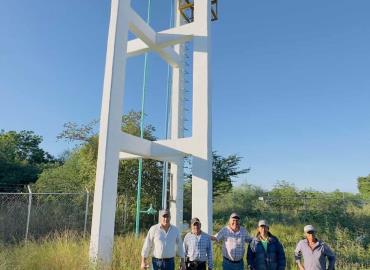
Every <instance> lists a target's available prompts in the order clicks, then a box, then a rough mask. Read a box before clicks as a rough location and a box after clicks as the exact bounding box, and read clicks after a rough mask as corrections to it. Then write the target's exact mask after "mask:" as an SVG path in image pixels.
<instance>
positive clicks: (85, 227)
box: [84, 188, 90, 237]
mask: <svg viewBox="0 0 370 270" xmlns="http://www.w3.org/2000/svg"><path fill="white" fill-rule="evenodd" d="M89 197H90V196H89V190H88V189H87V188H86V207H85V223H84V237H85V235H86V229H87V215H88V213H89Z"/></svg>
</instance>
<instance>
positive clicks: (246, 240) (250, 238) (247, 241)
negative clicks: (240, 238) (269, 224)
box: [245, 229, 253, 244]
mask: <svg viewBox="0 0 370 270" xmlns="http://www.w3.org/2000/svg"><path fill="white" fill-rule="evenodd" d="M252 240H253V237H252V236H251V235H250V234H249V232H248V231H247V229H245V242H246V243H248V244H249V243H250V242H252Z"/></svg>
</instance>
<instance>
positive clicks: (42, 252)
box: [0, 225, 370, 270]
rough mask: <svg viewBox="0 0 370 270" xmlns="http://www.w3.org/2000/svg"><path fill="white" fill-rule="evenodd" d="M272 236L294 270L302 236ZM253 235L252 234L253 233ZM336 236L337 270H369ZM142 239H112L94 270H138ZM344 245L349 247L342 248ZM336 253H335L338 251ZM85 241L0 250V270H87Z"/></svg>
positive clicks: (52, 239) (281, 232) (364, 255)
mask: <svg viewBox="0 0 370 270" xmlns="http://www.w3.org/2000/svg"><path fill="white" fill-rule="evenodd" d="M271 231H272V233H273V234H275V235H277V236H278V237H279V239H280V240H281V241H282V243H284V246H285V251H286V255H287V261H288V268H287V269H296V266H295V264H294V261H293V252H294V247H295V244H296V242H297V239H300V238H301V237H302V235H301V234H300V233H299V230H298V228H293V227H290V226H282V225H274V226H271ZM292 232H295V233H293V234H292ZM253 233H254V232H253ZM335 234H336V235H338V236H340V237H339V238H340V239H341V240H340V241H338V242H337V246H332V247H333V248H334V250H335V251H336V253H337V255H338V264H337V269H369V268H368V267H369V264H367V266H365V264H364V262H365V263H366V261H367V262H368V261H369V258H370V253H369V250H368V249H364V248H362V247H361V246H360V245H357V244H356V243H355V242H353V241H351V242H350V241H349V240H348V237H347V235H346V232H345V231H340V230H339V231H338V230H337V231H336V232H335ZM143 240H144V236H143V235H141V236H140V238H139V239H136V238H135V236H134V235H126V236H118V237H116V239H115V245H114V250H113V260H112V265H110V266H109V267H104V268H103V267H96V268H95V269H99V270H102V269H104V270H138V269H139V266H140V252H141V248H142V244H143ZM346 245H349V246H348V247H346ZM337 248H338V249H339V250H338V249H337ZM88 250H89V239H84V238H82V237H81V236H79V235H77V234H75V233H73V232H65V233H63V234H54V235H50V236H48V237H46V238H44V239H43V240H41V241H29V242H28V243H27V244H20V245H18V246H12V247H0V269H1V270H62V269H63V270H64V269H68V270H84V269H86V270H91V269H93V267H92V266H91V265H89V260H88ZM214 265H215V267H214V269H215V270H220V269H222V267H221V265H222V254H221V246H220V245H216V244H215V245H214Z"/></svg>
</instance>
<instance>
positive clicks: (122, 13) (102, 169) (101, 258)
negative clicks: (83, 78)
mask: <svg viewBox="0 0 370 270" xmlns="http://www.w3.org/2000/svg"><path fill="white" fill-rule="evenodd" d="M130 2H131V1H130V0H112V3H111V13H110V22H109V31H108V42H107V54H106V60H105V72H104V84H103V98H102V108H101V114H100V132H99V148H98V160H97V168H96V181H95V193H94V207H93V217H92V225H91V240H90V250H89V255H90V259H91V261H92V262H95V263H98V262H99V263H103V264H109V263H110V262H111V260H112V249H113V241H114V220H115V212H116V197H117V177H118V153H119V148H118V147H117V146H118V145H119V134H120V132H121V119H122V113H121V112H122V107H123V92H124V81H125V69H126V51H127V48H126V46H127V37H128V18H129V11H130V10H131V8H130ZM122 49H123V50H122Z"/></svg>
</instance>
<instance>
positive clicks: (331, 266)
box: [324, 243, 335, 270]
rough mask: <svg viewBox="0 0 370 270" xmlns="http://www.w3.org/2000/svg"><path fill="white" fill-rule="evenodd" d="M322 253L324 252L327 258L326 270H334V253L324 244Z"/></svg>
mask: <svg viewBox="0 0 370 270" xmlns="http://www.w3.org/2000/svg"><path fill="white" fill-rule="evenodd" d="M324 251H325V256H326V257H328V261H329V265H328V270H334V269H335V254H334V252H333V251H332V250H331V248H330V247H329V246H328V245H326V244H325V243H324Z"/></svg>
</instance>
